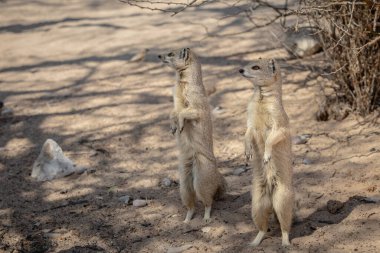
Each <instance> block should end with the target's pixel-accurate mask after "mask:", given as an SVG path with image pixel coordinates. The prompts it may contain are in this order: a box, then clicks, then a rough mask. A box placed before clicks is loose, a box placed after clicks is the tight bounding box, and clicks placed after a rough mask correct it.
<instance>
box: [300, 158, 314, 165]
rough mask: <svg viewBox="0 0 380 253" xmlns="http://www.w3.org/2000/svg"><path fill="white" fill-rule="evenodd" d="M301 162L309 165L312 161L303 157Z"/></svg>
mask: <svg viewBox="0 0 380 253" xmlns="http://www.w3.org/2000/svg"><path fill="white" fill-rule="evenodd" d="M302 163H303V164H305V165H310V164H312V163H313V162H312V161H311V160H310V159H309V158H304V159H303V160H302Z"/></svg>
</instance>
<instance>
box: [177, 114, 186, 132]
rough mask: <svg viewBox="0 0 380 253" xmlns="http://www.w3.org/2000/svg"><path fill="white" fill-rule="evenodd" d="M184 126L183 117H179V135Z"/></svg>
mask: <svg viewBox="0 0 380 253" xmlns="http://www.w3.org/2000/svg"><path fill="white" fill-rule="evenodd" d="M184 126H185V119H184V118H183V117H181V116H179V117H178V129H179V133H182V131H183V128H184Z"/></svg>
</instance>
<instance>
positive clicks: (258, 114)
mask: <svg viewBox="0 0 380 253" xmlns="http://www.w3.org/2000/svg"><path fill="white" fill-rule="evenodd" d="M252 117H253V124H252V125H253V128H254V130H255V132H257V133H258V134H260V135H263V136H264V137H265V136H267V135H268V134H269V132H270V131H271V129H272V127H273V120H272V117H271V115H270V111H269V109H268V107H267V106H265V105H262V104H260V103H258V104H257V105H256V106H255V108H254V112H253V113H252Z"/></svg>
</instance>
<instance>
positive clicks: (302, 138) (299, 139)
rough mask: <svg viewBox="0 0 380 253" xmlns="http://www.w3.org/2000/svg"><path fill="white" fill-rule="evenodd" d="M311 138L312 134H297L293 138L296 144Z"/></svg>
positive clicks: (304, 142) (303, 142)
mask: <svg viewBox="0 0 380 253" xmlns="http://www.w3.org/2000/svg"><path fill="white" fill-rule="evenodd" d="M310 138H311V134H302V135H296V136H294V137H293V138H292V143H293V144H294V145H302V144H306V143H307V142H308V140H309V139H310Z"/></svg>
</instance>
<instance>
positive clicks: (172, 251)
mask: <svg viewBox="0 0 380 253" xmlns="http://www.w3.org/2000/svg"><path fill="white" fill-rule="evenodd" d="M191 247H193V246H192V245H190V244H186V245H183V246H180V247H173V248H168V251H167V253H181V252H183V251H185V250H188V249H190V248H191Z"/></svg>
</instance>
